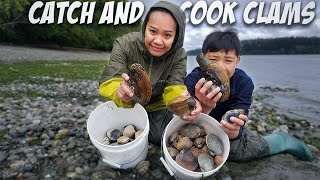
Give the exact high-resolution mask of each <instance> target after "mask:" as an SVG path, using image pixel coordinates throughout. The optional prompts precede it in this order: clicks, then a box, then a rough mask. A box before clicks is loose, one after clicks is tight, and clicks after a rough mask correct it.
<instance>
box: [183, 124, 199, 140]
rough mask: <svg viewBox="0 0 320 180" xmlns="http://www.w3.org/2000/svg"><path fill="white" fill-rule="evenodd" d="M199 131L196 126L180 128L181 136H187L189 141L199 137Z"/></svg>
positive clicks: (190, 125)
mask: <svg viewBox="0 0 320 180" xmlns="http://www.w3.org/2000/svg"><path fill="white" fill-rule="evenodd" d="M200 133H201V129H200V127H199V126H198V125H196V124H191V123H190V124H185V125H183V126H182V128H181V132H180V134H181V135H182V136H187V137H189V138H190V139H196V138H198V137H199V136H200Z"/></svg>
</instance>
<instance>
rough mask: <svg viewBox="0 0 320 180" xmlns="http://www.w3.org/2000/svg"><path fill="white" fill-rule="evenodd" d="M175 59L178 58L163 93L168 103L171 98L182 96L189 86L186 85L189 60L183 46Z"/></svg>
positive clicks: (165, 101)
mask: <svg viewBox="0 0 320 180" xmlns="http://www.w3.org/2000/svg"><path fill="white" fill-rule="evenodd" d="M174 59H177V60H176V62H175V63H174V64H173V66H172V69H171V71H170V75H169V77H168V79H167V80H166V84H165V89H164V92H163V95H162V98H163V100H164V103H165V104H166V105H167V104H168V102H169V101H170V100H172V99H174V98H176V97H178V96H180V95H181V94H182V92H183V91H184V90H187V87H186V86H185V85H184V77H185V76H186V62H187V54H186V52H185V50H184V49H183V48H181V49H179V50H178V51H177V55H176V56H175V57H174Z"/></svg>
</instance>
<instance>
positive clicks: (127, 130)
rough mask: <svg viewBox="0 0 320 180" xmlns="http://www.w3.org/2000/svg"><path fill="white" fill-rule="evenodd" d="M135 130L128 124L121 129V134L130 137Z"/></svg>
mask: <svg viewBox="0 0 320 180" xmlns="http://www.w3.org/2000/svg"><path fill="white" fill-rule="evenodd" d="M134 133H136V130H135V128H134V126H133V125H131V124H129V125H127V126H126V127H125V128H124V129H123V135H124V136H127V137H129V138H132V137H133V135H134Z"/></svg>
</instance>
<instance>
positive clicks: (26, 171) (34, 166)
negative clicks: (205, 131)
mask: <svg viewBox="0 0 320 180" xmlns="http://www.w3.org/2000/svg"><path fill="white" fill-rule="evenodd" d="M32 80H33V82H37V81H39V82H43V81H49V82H52V83H50V84H41V83H39V84H27V83H26V84H24V88H16V82H15V83H12V84H8V85H6V86H0V93H2V92H9V91H10V92H11V93H13V94H25V93H26V92H37V93H38V94H40V95H41V96H39V97H27V96H23V97H21V98H13V97H0V109H1V111H2V113H1V114H0V140H1V141H0V172H1V173H0V179H18V178H21V179H24V178H25V179H68V178H72V179H108V178H109V179H128V177H131V178H138V177H141V176H140V175H138V174H141V175H143V177H148V178H149V177H150V178H153V179H169V178H170V176H169V174H168V172H167V171H166V170H165V168H164V167H163V165H162V164H161V162H160V161H159V156H160V153H159V152H160V150H159V148H157V147H154V146H152V145H149V150H148V158H147V159H146V160H145V161H142V162H140V163H139V164H138V165H137V167H136V168H134V169H133V170H127V171H120V170H119V171H118V170H114V169H112V168H104V169H99V168H98V167H99V166H101V165H99V162H100V155H99V153H98V151H97V149H96V148H95V147H94V146H93V144H92V143H91V141H90V139H89V134H88V132H87V130H86V120H87V119H88V117H89V115H90V113H91V112H92V110H94V109H95V108H96V107H97V106H98V105H99V104H101V103H103V102H105V100H104V99H102V98H101V97H100V94H99V92H98V90H97V87H98V82H97V81H89V80H84V81H81V82H68V81H67V80H64V79H59V78H58V79H57V78H51V77H48V76H45V77H33V79H32ZM83 97H85V99H86V102H85V103H84V102H83V101H82V100H81V98H83ZM88 99H89V100H88ZM251 108H252V111H250V112H251V115H250V118H251V119H250V122H248V123H247V124H246V126H248V129H250V131H251V132H253V133H254V134H256V135H258V134H261V133H265V132H267V133H269V131H276V130H282V131H285V132H289V131H291V130H296V131H301V132H306V133H305V134H308V133H307V132H309V131H311V130H310V129H312V125H310V124H309V123H308V122H307V121H302V123H300V122H295V123H294V125H293V127H291V126H288V125H286V122H285V121H284V120H283V119H285V118H283V117H282V116H281V115H279V114H277V113H276V110H275V109H273V108H272V107H266V106H264V104H262V103H260V102H257V101H253V105H252V107H251ZM267 115H268V117H267ZM268 118H271V119H274V120H275V121H276V122H278V123H279V124H281V125H280V126H278V127H275V126H273V125H269V124H267V123H266V121H265V120H267V119H268ZM313 129H316V128H313ZM295 134H297V133H295ZM309 134H311V135H312V134H313V133H309ZM301 137H303V136H301ZM309 147H311V149H312V151H313V152H319V150H318V148H317V147H315V146H312V145H309ZM155 157H156V158H155ZM153 158H154V159H153ZM150 162H152V163H150ZM102 166H105V165H102ZM160 167H161V168H160ZM136 173H137V174H136ZM229 177H232V175H226V178H225V179H228V178H229Z"/></svg>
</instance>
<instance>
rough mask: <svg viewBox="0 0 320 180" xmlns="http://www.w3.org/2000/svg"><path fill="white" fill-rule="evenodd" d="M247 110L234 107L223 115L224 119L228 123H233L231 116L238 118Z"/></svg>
mask: <svg viewBox="0 0 320 180" xmlns="http://www.w3.org/2000/svg"><path fill="white" fill-rule="evenodd" d="M244 113H245V111H244V110H243V109H233V110H229V111H227V112H226V113H225V114H224V115H223V116H222V119H223V120H225V121H226V122H228V123H232V122H231V121H230V118H231V117H236V118H238V117H239V115H240V114H244Z"/></svg>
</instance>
